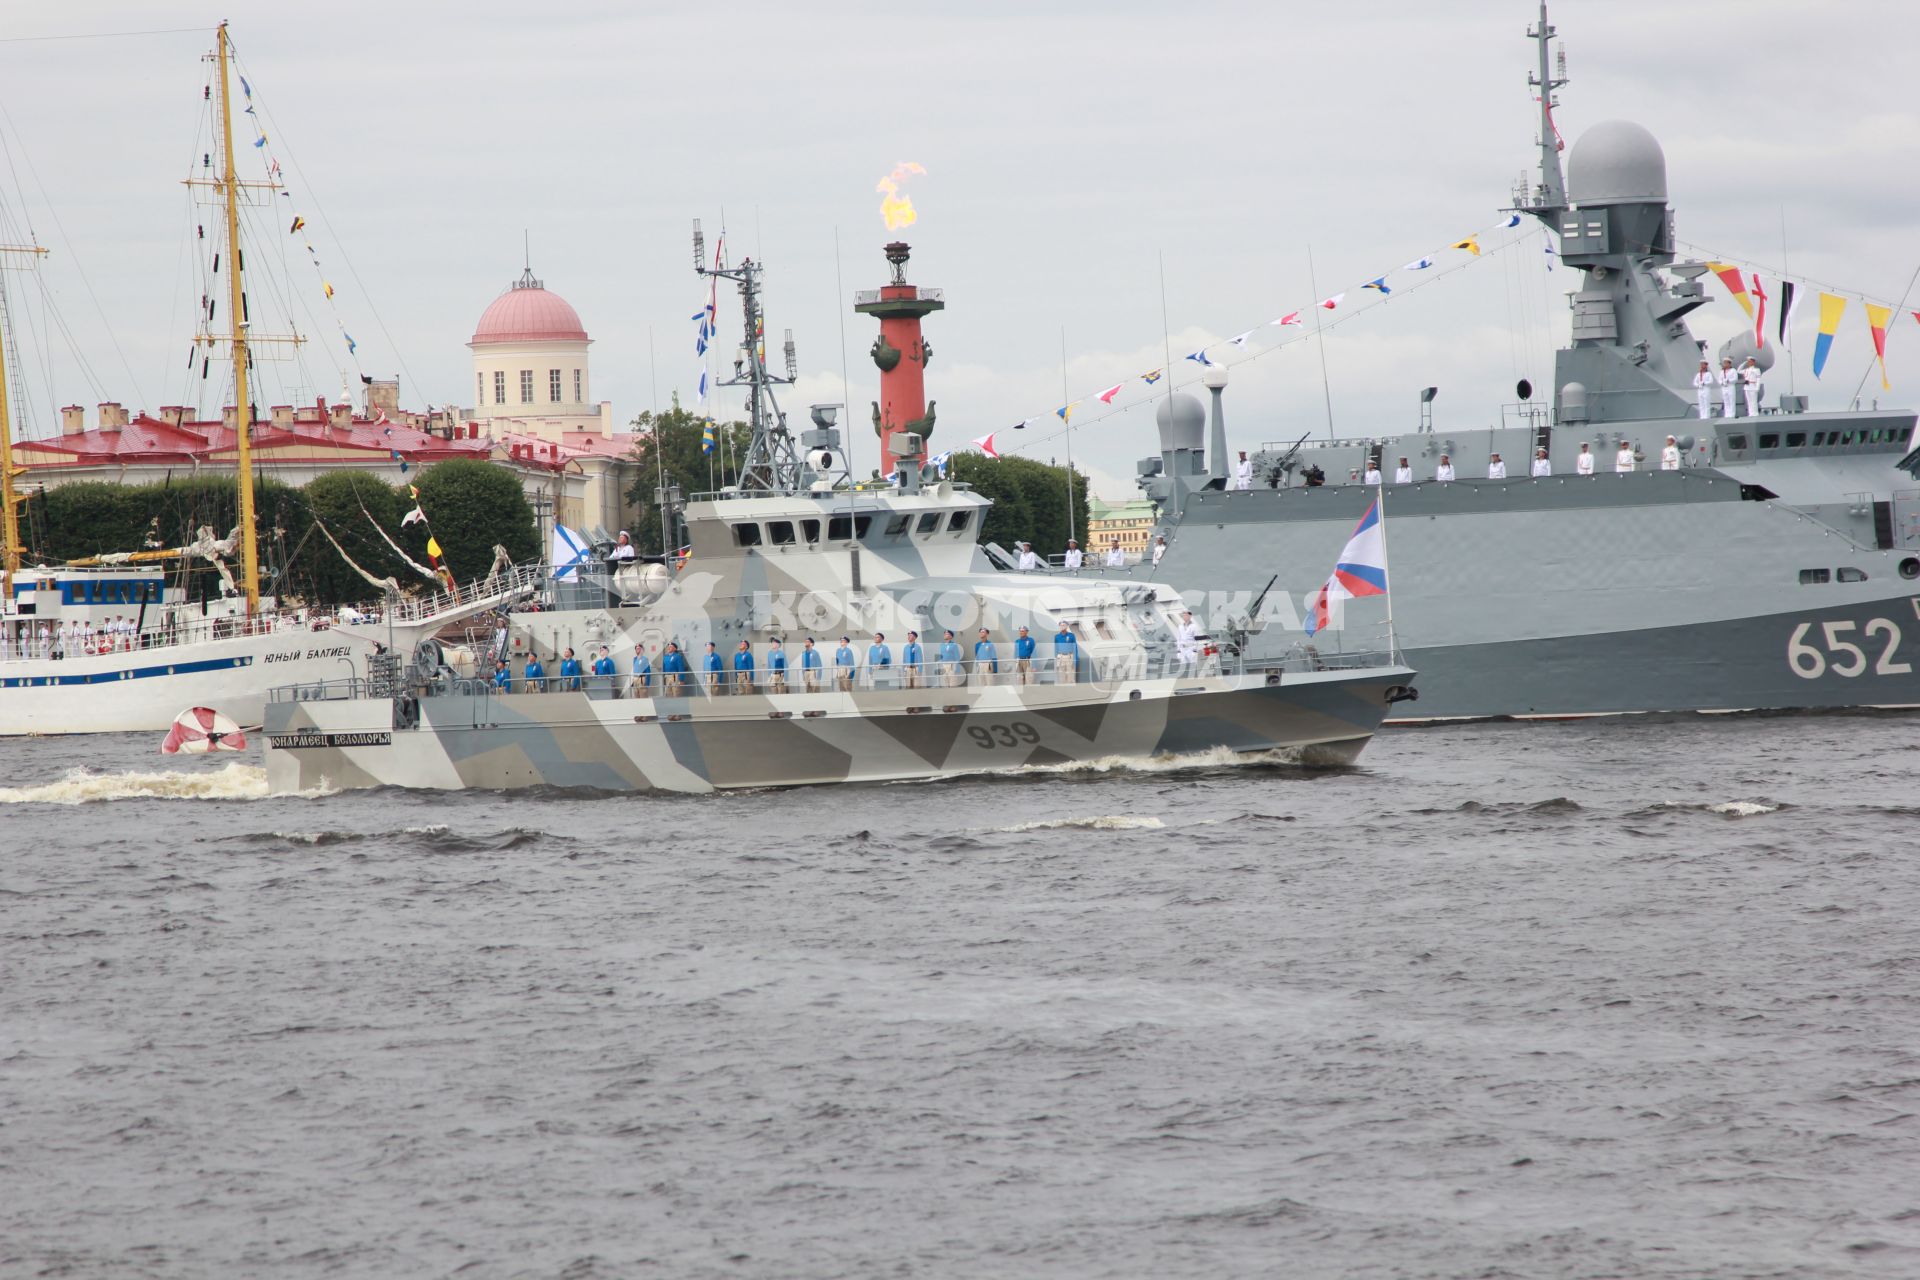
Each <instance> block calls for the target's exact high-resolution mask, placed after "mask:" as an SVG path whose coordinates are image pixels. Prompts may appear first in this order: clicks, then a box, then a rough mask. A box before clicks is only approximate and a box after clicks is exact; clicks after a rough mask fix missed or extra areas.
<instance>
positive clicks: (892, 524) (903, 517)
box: [887, 512, 913, 538]
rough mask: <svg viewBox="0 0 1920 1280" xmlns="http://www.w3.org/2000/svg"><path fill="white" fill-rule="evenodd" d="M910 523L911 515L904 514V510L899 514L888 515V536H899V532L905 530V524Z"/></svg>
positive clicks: (901, 532) (911, 520)
mask: <svg viewBox="0 0 1920 1280" xmlns="http://www.w3.org/2000/svg"><path fill="white" fill-rule="evenodd" d="M912 523H913V517H912V516H911V515H908V514H906V513H905V512H902V513H900V514H899V515H895V516H890V517H888V519H887V536H888V537H889V538H897V537H899V536H900V535H901V534H903V533H905V532H906V531H907V526H908V525H910V524H912Z"/></svg>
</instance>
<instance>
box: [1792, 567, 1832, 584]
mask: <svg viewBox="0 0 1920 1280" xmlns="http://www.w3.org/2000/svg"><path fill="white" fill-rule="evenodd" d="M1832 580H1833V575H1832V574H1831V573H1829V572H1828V571H1827V570H1825V569H1802V570H1801V571H1800V585H1801V586H1803V587H1812V586H1818V585H1819V584H1821V583H1823V582H1831V581H1832Z"/></svg>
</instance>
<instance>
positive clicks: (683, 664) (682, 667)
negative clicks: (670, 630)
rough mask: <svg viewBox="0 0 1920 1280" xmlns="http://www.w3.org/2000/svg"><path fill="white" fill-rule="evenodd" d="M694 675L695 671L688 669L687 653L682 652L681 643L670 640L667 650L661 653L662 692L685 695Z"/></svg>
mask: <svg viewBox="0 0 1920 1280" xmlns="http://www.w3.org/2000/svg"><path fill="white" fill-rule="evenodd" d="M692 676H693V673H692V672H691V671H689V670H688V669H687V655H686V654H684V653H682V652H680V646H679V644H677V643H676V642H674V641H671V640H670V641H668V642H667V651H666V652H665V653H663V654H661V655H660V683H661V686H662V687H661V692H662V693H669V694H671V693H678V694H682V695H684V694H685V693H686V691H687V683H688V681H689V680H690V679H691V678H692Z"/></svg>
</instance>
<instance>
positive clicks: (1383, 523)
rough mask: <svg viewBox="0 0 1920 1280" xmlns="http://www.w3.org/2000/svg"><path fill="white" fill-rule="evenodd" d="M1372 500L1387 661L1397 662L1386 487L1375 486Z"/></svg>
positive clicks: (1381, 485) (1382, 485)
mask: <svg viewBox="0 0 1920 1280" xmlns="http://www.w3.org/2000/svg"><path fill="white" fill-rule="evenodd" d="M1374 488H1375V489H1377V490H1378V492H1377V493H1375V494H1374V498H1373V500H1374V501H1375V502H1377V503H1379V504H1380V576H1381V577H1383V578H1385V579H1386V580H1387V661H1389V662H1394V661H1397V660H1398V659H1397V654H1398V652H1399V648H1400V646H1399V644H1398V643H1397V642H1396V641H1395V640H1394V635H1393V569H1392V568H1391V566H1390V565H1389V564H1388V562H1387V486H1386V485H1384V484H1380V485H1375V486H1374Z"/></svg>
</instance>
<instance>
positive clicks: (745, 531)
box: [733, 524, 760, 547]
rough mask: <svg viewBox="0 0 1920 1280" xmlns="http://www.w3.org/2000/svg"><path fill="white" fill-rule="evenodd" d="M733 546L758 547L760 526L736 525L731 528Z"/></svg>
mask: <svg viewBox="0 0 1920 1280" xmlns="http://www.w3.org/2000/svg"><path fill="white" fill-rule="evenodd" d="M733 545H734V546H736V547H757V546H759V545H760V526H759V525H757V524H737V525H735V526H733Z"/></svg>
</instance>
